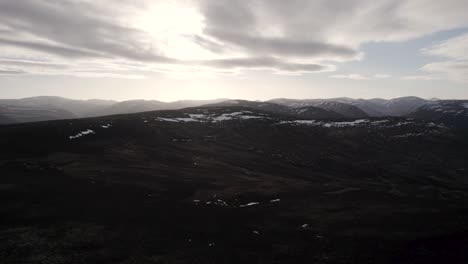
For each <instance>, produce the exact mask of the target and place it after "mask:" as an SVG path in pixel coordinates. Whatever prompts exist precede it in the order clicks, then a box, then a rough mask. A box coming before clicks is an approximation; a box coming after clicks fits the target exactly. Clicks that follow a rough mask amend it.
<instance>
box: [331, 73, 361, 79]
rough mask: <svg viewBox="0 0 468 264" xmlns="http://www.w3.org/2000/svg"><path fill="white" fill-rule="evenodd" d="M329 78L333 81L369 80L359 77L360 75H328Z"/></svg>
mask: <svg viewBox="0 0 468 264" xmlns="http://www.w3.org/2000/svg"><path fill="white" fill-rule="evenodd" d="M330 77H331V78H335V79H349V80H370V78H369V77H366V76H363V75H360V74H355V73H352V74H335V75H330Z"/></svg>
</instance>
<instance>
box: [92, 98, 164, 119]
mask: <svg viewBox="0 0 468 264" xmlns="http://www.w3.org/2000/svg"><path fill="white" fill-rule="evenodd" d="M162 109H167V103H165V102H161V101H156V100H129V101H123V102H118V103H115V104H113V105H110V106H109V107H106V108H104V109H101V110H100V111H96V112H94V113H93V116H106V115H117V114H132V113H138V112H146V111H153V110H162Z"/></svg>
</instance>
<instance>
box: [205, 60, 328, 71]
mask: <svg viewBox="0 0 468 264" xmlns="http://www.w3.org/2000/svg"><path fill="white" fill-rule="evenodd" d="M200 63H204V64H205V65H207V66H214V67H217V68H218V67H219V68H228V69H229V68H240V69H249V68H250V69H277V70H279V71H283V72H319V71H330V70H334V67H333V66H330V65H321V64H304V63H285V62H283V61H281V60H279V59H275V58H271V57H256V58H234V59H221V60H211V61H206V62H200Z"/></svg>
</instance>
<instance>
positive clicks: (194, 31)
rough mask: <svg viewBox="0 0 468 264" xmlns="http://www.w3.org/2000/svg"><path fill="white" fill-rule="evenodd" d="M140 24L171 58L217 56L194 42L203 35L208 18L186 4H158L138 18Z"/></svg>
mask: <svg viewBox="0 0 468 264" xmlns="http://www.w3.org/2000/svg"><path fill="white" fill-rule="evenodd" d="M136 24H137V26H138V28H140V29H142V30H143V31H145V32H147V33H149V34H150V35H151V36H152V38H153V39H154V42H155V43H157V48H158V49H159V50H160V51H161V52H162V53H164V55H166V56H168V57H171V58H176V59H185V60H201V59H210V58H214V57H215V54H213V53H212V52H210V51H208V50H206V49H203V48H202V47H200V46H199V45H197V44H195V43H193V41H192V39H191V37H193V36H195V35H201V34H202V33H203V28H204V18H203V16H202V15H201V14H200V13H199V12H198V10H197V9H196V8H195V7H193V6H190V5H189V4H188V3H186V2H184V3H175V2H164V3H155V4H153V5H151V6H150V7H149V8H148V9H147V11H145V12H144V13H143V14H141V15H140V16H139V17H138V18H137V21H136Z"/></svg>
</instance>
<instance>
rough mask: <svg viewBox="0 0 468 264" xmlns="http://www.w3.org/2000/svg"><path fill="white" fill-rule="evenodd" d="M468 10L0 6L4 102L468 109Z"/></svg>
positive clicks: (354, 5)
mask: <svg viewBox="0 0 468 264" xmlns="http://www.w3.org/2000/svg"><path fill="white" fill-rule="evenodd" d="M467 10H468V0H444V1H440V0H378V1H376V0H340V1H339V0H288V1H285V0H248V1H247V0H102V1H95V0H48V1H42V0H21V1H12V0H0V98H23V97H30V96H39V95H53V96H63V97H67V98H73V99H91V98H100V99H113V100H130V99H156V100H162V101H175V100H181V99H214V98H242V99H249V100H267V99H273V98H332V97H343V96H345V97H352V98H376V97H380V98H394V97H400V96H420V97H423V98H441V99H449V98H457V99H468V15H466V11H467Z"/></svg>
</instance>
